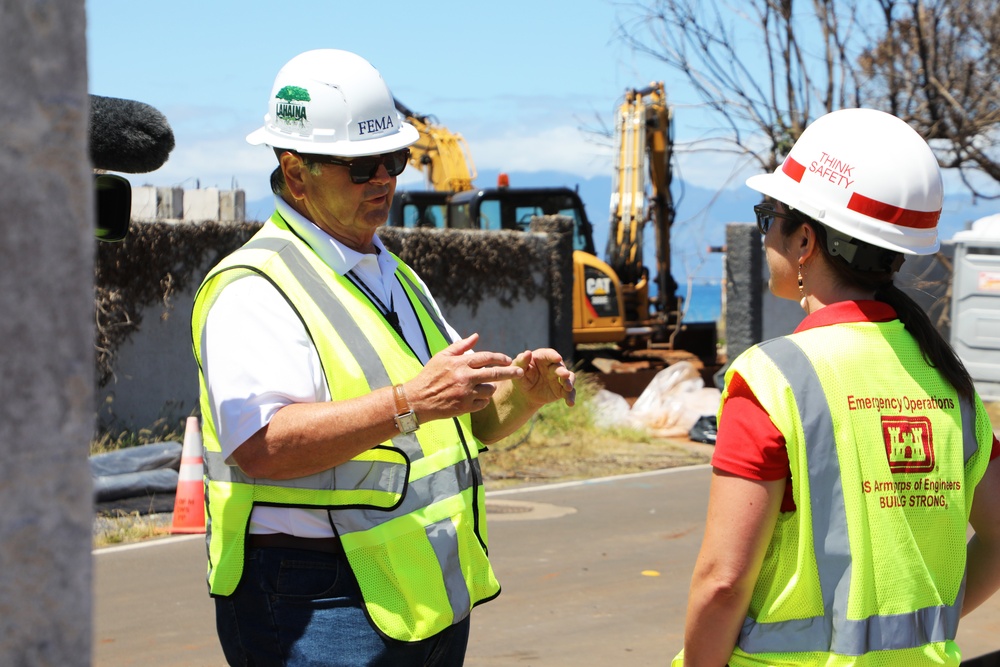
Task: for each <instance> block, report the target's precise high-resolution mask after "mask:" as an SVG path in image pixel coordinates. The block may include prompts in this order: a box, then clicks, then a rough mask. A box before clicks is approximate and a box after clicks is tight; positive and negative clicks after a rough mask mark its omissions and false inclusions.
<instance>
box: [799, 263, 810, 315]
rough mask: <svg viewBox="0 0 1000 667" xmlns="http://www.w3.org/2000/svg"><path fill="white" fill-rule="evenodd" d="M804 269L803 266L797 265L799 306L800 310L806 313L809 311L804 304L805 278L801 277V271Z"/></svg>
mask: <svg viewBox="0 0 1000 667" xmlns="http://www.w3.org/2000/svg"><path fill="white" fill-rule="evenodd" d="M804 268H805V265H804V264H799V296H800V297H801V298H800V299H799V306H801V307H802V310H804V311H806V312H807V313H808V312H809V309H808V307H807V305H808V304H807V303H806V287H805V284H806V281H805V276H803V275H802V269H804Z"/></svg>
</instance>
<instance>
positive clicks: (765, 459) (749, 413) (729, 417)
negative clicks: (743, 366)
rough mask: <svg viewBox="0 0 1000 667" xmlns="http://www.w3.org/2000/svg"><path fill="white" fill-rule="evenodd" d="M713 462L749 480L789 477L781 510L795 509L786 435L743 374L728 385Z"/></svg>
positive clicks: (734, 375)
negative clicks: (765, 408) (779, 428)
mask: <svg viewBox="0 0 1000 667" xmlns="http://www.w3.org/2000/svg"><path fill="white" fill-rule="evenodd" d="M712 465H713V466H715V467H716V468H718V469H720V470H724V471H726V472H728V473H731V474H733V475H738V476H739V477H743V478H746V479H756V480H761V481H773V480H777V479H783V478H784V479H788V484H786V485H785V497H784V500H782V503H781V511H783V512H790V511H792V510H794V509H795V503H794V502H792V483H791V470H790V469H789V467H788V450H786V449H785V436H783V435H782V434H781V431H779V430H778V428H777V427H776V426H775V425H774V423H773V422H772V421H771V417H770V416H769V415H768V414H767V412H766V411H765V410H764V407H763V406H762V405H761V404H760V401H758V400H757V397H756V396H754V393H753V391H751V389H750V387H749V386H748V385H747V383H746V381H745V380H744V379H743V377H742V376H741V375H740V374H739V373H734V374H733V376H732V378H730V380H729V386H728V387H727V388H726V401H725V403H723V405H722V412H721V414H720V415H719V430H718V434H717V435H716V438H715V453H714V454H713V455H712Z"/></svg>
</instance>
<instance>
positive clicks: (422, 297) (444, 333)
mask: <svg viewBox="0 0 1000 667" xmlns="http://www.w3.org/2000/svg"><path fill="white" fill-rule="evenodd" d="M396 274H397V275H398V276H399V277H400V278H401V279H402V280H405V281H406V284H407V285H409V286H410V290H411V291H412V292H413V293H414V294H416V295H417V300H418V301H420V304H421V305H422V306H423V307H424V310H425V311H427V314H428V315H430V316H431V321H433V322H434V326H436V327H437V328H438V331H440V332H441V337H442V338H444V339H445V340H446V341H447V340H449V339H448V330H447V329H446V328H445V326H444V322H442V321H441V320H440V319H439V318H438V315H437V311H436V310H435V309H434V306H433V305H431V300H430V299H428V298H427V295H426V294H424V292H423V290H421V289H420V288H419V287H417V285H416V283H414V282H413V281H412V280H410V277H409V276H408V275H406V273H405V272H403V271H397V272H396Z"/></svg>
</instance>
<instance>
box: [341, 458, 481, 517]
mask: <svg viewBox="0 0 1000 667" xmlns="http://www.w3.org/2000/svg"><path fill="white" fill-rule="evenodd" d="M478 474H479V459H473V460H471V461H470V460H469V459H463V460H461V461H459V462H458V463H456V464H455V465H452V466H449V467H447V468H444V469H443V470H438V471H437V472H435V473H432V474H430V475H426V476H424V477H421V478H420V479H415V480H411V481H410V482H409V484H407V485H406V495H405V496H404V497H403V501H402V502H401V503H400V505H399V507H396V508H394V509H393V511H392V512H385V511H380V510H358V511H356V512H343V513H339V514H338V515H337V517H336V522H337V529H338V531H339V532H340V534H341V535H344V534H347V533H353V532H360V531H364V530H368V529H369V528H374V527H375V526H378V525H381V524H383V523H387V522H389V521H392V520H393V519H395V518H397V517H399V516H402V515H404V514H409V513H411V512H415V511H417V510H419V509H421V508H424V507H427V506H428V505H430V504H431V503H434V502H436V501H437V500H439V499H441V498H450V497H452V496H457V495H459V494H460V493H462V492H463V491H465V490H466V489H468V488H470V487H471V486H472V484H473V480H474V479H477V477H478ZM473 501H474V500H473Z"/></svg>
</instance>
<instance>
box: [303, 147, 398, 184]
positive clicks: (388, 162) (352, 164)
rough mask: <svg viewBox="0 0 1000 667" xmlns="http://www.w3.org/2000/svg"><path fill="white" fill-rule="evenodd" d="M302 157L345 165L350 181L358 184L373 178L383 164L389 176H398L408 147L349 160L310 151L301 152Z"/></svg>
mask: <svg viewBox="0 0 1000 667" xmlns="http://www.w3.org/2000/svg"><path fill="white" fill-rule="evenodd" d="M302 158H303V159H305V160H307V161H309V162H322V163H325V164H336V165H339V166H341V167H347V169H348V173H349V174H350V175H351V182H352V183H356V184H358V185H360V184H361V183H367V182H368V181H370V180H372V179H373V178H375V174H376V173H378V168H379V167H380V166H381V165H383V164H384V165H385V170H386V171H387V172H389V176H393V177H395V176H399V175H400V174H402V173H403V170H404V169H406V163H407V162H409V161H410V149H409V148H403V149H401V150H398V151H393V152H392V153H383V154H382V155H364V156H362V157H356V158H352V159H350V160H348V159H346V158H341V157H335V156H333V155H314V154H312V153H309V154H303V155H302Z"/></svg>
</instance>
